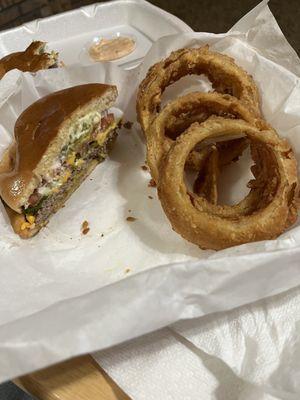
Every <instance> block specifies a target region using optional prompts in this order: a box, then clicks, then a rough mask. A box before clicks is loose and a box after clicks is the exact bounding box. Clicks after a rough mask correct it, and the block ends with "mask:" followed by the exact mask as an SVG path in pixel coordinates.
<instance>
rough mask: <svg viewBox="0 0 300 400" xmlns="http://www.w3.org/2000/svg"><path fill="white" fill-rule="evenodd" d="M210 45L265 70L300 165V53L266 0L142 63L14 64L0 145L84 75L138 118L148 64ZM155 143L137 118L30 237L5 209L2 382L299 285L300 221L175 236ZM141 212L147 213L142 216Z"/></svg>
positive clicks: (278, 120)
mask: <svg viewBox="0 0 300 400" xmlns="http://www.w3.org/2000/svg"><path fill="white" fill-rule="evenodd" d="M207 43H208V44H210V45H211V46H212V48H213V49H216V50H218V51H221V52H224V53H226V54H230V55H232V56H233V57H234V58H235V59H236V62H237V63H238V64H239V65H241V66H243V67H244V68H246V69H247V70H248V71H249V72H250V73H251V74H252V75H253V76H254V79H255V81H256V83H257V84H258V86H259V89H260V93H261V96H262V108H263V112H264V115H265V118H266V119H267V120H268V121H269V122H270V123H271V124H272V125H273V126H274V128H276V129H277V130H278V131H279V133H280V134H281V135H282V136H285V137H287V138H288V139H289V140H290V141H291V143H292V145H293V147H294V149H295V152H296V155H297V158H298V161H299V157H300V155H299V151H300V136H299V135H300V106H299V104H300V102H299V100H300V85H299V74H300V72H299V71H300V62H299V59H298V58H297V56H296V54H295V52H294V51H293V50H292V49H291V47H290V46H289V45H288V43H287V42H286V40H285V39H284V37H283V35H282V33H281V31H280V29H279V28H278V26H277V24H276V21H275V20H274V19H273V16H272V14H271V13H270V12H269V10H268V7H267V5H266V3H265V2H263V3H261V4H260V5H259V6H258V7H256V9H254V10H253V11H252V12H251V13H250V14H248V15H247V16H246V17H244V19H242V20H241V21H240V22H239V23H238V24H237V25H235V26H234V27H233V29H232V30H231V31H230V32H228V33H227V34H222V35H215V34H208V33H197V34H184V35H175V36H169V37H165V38H162V39H160V40H159V41H158V42H157V43H156V44H155V45H154V46H153V47H152V49H151V50H150V52H149V53H148V55H147V56H146V58H145V60H144V62H143V63H142V65H141V66H140V67H138V68H136V69H134V70H131V71H123V70H121V69H118V67H115V66H112V65H111V64H109V63H108V64H103V65H93V66H88V67H82V66H71V67H67V68H66V69H58V70H49V71H41V72H39V73H37V74H36V75H34V76H33V75H30V74H28V73H26V74H21V73H20V72H18V71H12V72H10V73H8V74H7V75H6V76H5V77H4V79H3V80H2V81H1V82H0V105H1V107H0V122H1V126H0V129H1V130H0V132H1V134H0V153H2V152H3V151H4V149H5V148H6V147H7V146H8V144H9V142H10V141H11V140H12V135H13V125H14V122H15V120H16V118H17V116H18V115H19V114H20V112H21V111H22V110H23V109H24V108H26V107H27V106H28V105H29V104H31V103H32V102H33V101H34V100H36V99H37V98H39V97H41V96H43V95H45V94H47V93H49V92H52V91H54V90H58V89H61V88H63V87H68V86H72V85H75V84H79V83H86V82H94V81H96V82H112V83H115V84H116V85H117V86H118V89H119V93H120V95H119V98H118V101H117V104H116V107H118V108H120V109H122V110H123V111H124V113H125V118H127V119H129V120H131V121H135V113H134V108H135V91H136V88H137V85H138V83H139V81H140V80H141V79H142V78H143V77H144V75H145V73H146V71H147V69H148V68H149V66H150V65H152V64H153V63H154V62H155V61H157V60H159V59H161V58H162V57H165V56H166V55H167V54H169V52H170V51H171V50H174V49H177V48H180V47H184V46H195V45H196V46H198V45H203V44H207ZM16 82H17V84H16ZM182 82H184V84H183V83H182ZM182 82H179V83H178V84H177V85H176V86H175V88H172V89H170V90H168V91H167V93H166V95H165V96H164V101H166V99H167V98H170V97H174V96H176V95H178V94H179V93H182V92H183V88H184V91H189V90H191V87H192V88H193V89H195V87H196V85H197V88H198V89H199V88H200V89H204V90H206V89H207V82H205V81H202V80H201V81H199V78H196V79H194V78H190V79H187V80H186V81H182ZM144 147H145V146H144V143H143V138H142V135H141V133H140V131H139V127H138V125H137V124H136V123H135V124H134V127H133V129H132V130H131V131H128V130H126V129H123V130H122V131H121V132H120V137H119V139H118V141H117V145H116V147H115V149H114V151H113V152H112V154H111V157H110V159H109V160H107V161H105V162H104V163H103V164H101V165H100V166H99V167H98V168H97V169H96V170H95V171H94V173H93V174H92V175H91V176H90V178H88V179H87V180H86V181H85V182H84V183H83V184H82V186H81V187H80V188H79V189H78V190H77V191H76V193H75V194H74V195H73V196H72V198H71V199H70V200H69V201H68V203H67V205H66V207H65V208H63V209H62V210H61V211H59V212H58V213H57V214H56V215H55V216H54V217H53V218H52V219H51V221H50V223H49V225H48V226H47V228H45V229H44V230H42V231H41V232H40V233H39V235H38V236H36V237H35V238H33V239H31V240H28V241H22V240H21V239H19V238H18V237H17V236H16V235H15V234H14V233H13V232H12V229H11V227H10V224H9V222H8V218H7V216H6V214H5V211H4V209H3V207H2V205H1V208H0V254H1V255H0V281H1V283H2V285H1V291H0V293H1V294H0V381H3V380H6V379H9V378H12V377H14V376H17V375H21V374H24V373H27V372H29V371H32V370H34V369H38V368H41V367H44V366H47V365H49V364H52V363H55V362H58V361H60V360H63V359H65V358H68V357H71V356H75V355H79V354H82V353H86V352H91V351H94V350H98V349H102V348H105V347H108V346H111V345H113V344H116V343H119V342H122V341H124V340H127V339H130V338H133V337H136V336H138V335H141V334H143V333H146V332H149V331H153V330H155V329H158V328H160V327H163V326H166V325H168V324H170V323H172V322H175V321H177V320H179V319H182V318H193V317H197V316H201V315H205V314H209V313H212V312H216V311H223V310H229V309H232V308H234V307H237V306H240V305H242V304H246V303H249V302H252V301H255V300H258V299H260V298H264V297H267V296H269V295H272V294H276V293H280V292H282V291H284V290H286V289H289V288H292V287H295V286H296V285H298V284H299V283H300V274H299V270H300V265H299V264H300V262H299V255H300V229H299V223H298V224H296V225H295V226H294V227H293V228H292V229H290V230H289V231H287V232H286V233H285V234H283V235H282V236H281V237H280V238H279V239H278V240H275V241H266V242H260V243H252V244H249V245H243V246H239V247H235V248H231V249H227V250H224V251H220V252H213V251H202V250H199V249H198V248H197V247H196V246H194V245H192V244H189V243H188V242H185V241H184V240H183V239H181V237H180V236H178V235H177V234H175V233H174V232H173V231H172V229H171V228H170V225H169V222H168V220H167V218H166V217H165V215H164V214H163V212H162V209H161V206H160V203H159V201H158V200H157V196H156V190H155V189H154V188H149V187H148V182H149V179H150V177H149V175H148V173H147V172H145V171H143V170H142V168H141V166H142V165H143V164H144V160H145V152H144ZM248 169H249V160H247V157H244V160H243V161H242V162H241V163H240V167H239V168H238V171H235V172H234V173H235V174H238V176H239V179H237V183H236V184H235V185H233V189H232V196H231V198H230V199H229V200H234V199H236V198H238V197H239V196H241V194H242V192H243V190H244V189H243V187H244V181H245V178H246V177H247V174H248ZM232 173H233V172H232V171H231V172H229V173H228V174H227V177H226V179H227V180H229V182H231V181H232V178H233V177H234V176H233V175H232ZM235 176H236V177H237V175H235ZM248 176H249V175H248ZM149 196H151V197H153V199H150V198H149ZM129 210H130V211H129ZM128 216H133V217H135V218H137V220H136V221H135V222H132V223H129V222H128V221H126V218H127V217H128ZM84 220H87V221H89V223H90V229H91V230H90V232H89V234H88V235H86V236H82V235H81V232H80V227H81V223H82V222H83V221H84ZM102 235H104V236H102Z"/></svg>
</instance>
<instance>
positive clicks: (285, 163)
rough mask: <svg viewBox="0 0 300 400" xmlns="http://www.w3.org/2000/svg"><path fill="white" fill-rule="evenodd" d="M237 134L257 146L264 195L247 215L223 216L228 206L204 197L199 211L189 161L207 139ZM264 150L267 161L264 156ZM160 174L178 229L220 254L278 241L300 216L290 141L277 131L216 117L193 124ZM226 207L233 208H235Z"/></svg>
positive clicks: (161, 189) (160, 191)
mask: <svg viewBox="0 0 300 400" xmlns="http://www.w3.org/2000/svg"><path fill="white" fill-rule="evenodd" d="M232 134H236V135H240V134H244V135H245V136H246V137H247V138H248V140H249V141H250V142H251V144H254V145H253V146H252V149H253V150H252V153H253V157H254V160H255V162H256V165H255V166H254V167H253V168H252V171H253V174H254V177H255V180H254V181H252V182H251V186H252V187H253V188H256V186H257V187H258V188H260V187H262V194H263V195H262V196H253V199H252V207H251V208H250V209H249V210H248V213H245V214H244V215H237V214H235V213H234V212H233V213H232V214H231V215H229V214H227V215H223V214H222V207H224V206H218V205H213V204H210V203H208V202H207V200H206V199H204V198H201V202H202V203H203V205H206V207H204V206H203V208H201V207H200V206H199V204H198V207H197V208H196V207H195V205H194V201H193V197H192V196H191V194H190V193H189V191H188V189H187V187H186V185H185V182H184V167H185V163H186V160H187V158H188V156H189V154H190V152H191V151H192V150H193V149H194V148H195V146H196V145H197V144H199V143H201V142H203V141H204V140H207V139H214V140H215V139H216V138H219V137H225V138H226V137H227V136H230V135H232ZM262 151H263V152H264V154H265V158H262V157H261V154H262ZM255 153H256V154H255ZM256 158H257V159H256ZM159 174H160V175H159V180H158V194H159V198H160V201H161V204H162V207H163V209H164V211H165V213H166V215H167V217H168V218H169V220H170V222H171V225H172V227H173V229H174V230H175V231H176V232H177V233H179V234H180V235H181V236H182V237H184V238H185V239H187V240H189V241H190V242H192V243H194V244H196V245H198V246H199V247H201V248H204V249H215V250H219V249H224V248H227V247H231V246H235V245H239V244H243V243H248V242H254V241H260V240H268V239H275V238H276V237H277V236H278V235H280V234H281V233H282V232H283V231H284V230H285V229H286V228H287V227H288V226H290V225H291V224H292V223H294V222H295V221H296V218H297V204H296V202H297V198H298V196H299V184H298V179H297V164H296V160H295V157H294V154H293V151H292V149H291V147H290V145H289V143H288V142H287V141H286V140H284V139H281V138H279V137H278V135H277V134H276V132H275V131H274V130H266V131H260V130H259V129H257V128H256V127H255V126H253V125H250V124H249V123H247V122H245V121H243V120H230V119H225V118H222V117H212V118H209V119H208V120H206V121H205V122H203V123H201V124H199V123H194V124H192V125H191V126H190V127H189V128H188V129H187V130H186V131H185V132H184V133H183V134H182V135H181V136H179V137H178V138H177V140H176V141H175V142H174V143H173V144H172V146H171V148H170V150H169V152H168V154H167V155H166V157H165V158H164V160H163V162H162V163H161V165H160V168H159ZM260 175H261V176H262V179H260ZM265 179H267V181H268V182H266V181H265ZM255 184H257V185H255ZM227 207H228V209H232V210H234V207H235V206H232V207H230V206H227ZM212 208H214V210H215V211H213V209H212Z"/></svg>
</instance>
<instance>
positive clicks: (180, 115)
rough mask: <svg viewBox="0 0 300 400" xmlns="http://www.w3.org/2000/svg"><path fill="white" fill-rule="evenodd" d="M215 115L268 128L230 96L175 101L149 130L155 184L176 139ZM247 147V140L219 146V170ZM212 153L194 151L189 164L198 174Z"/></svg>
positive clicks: (149, 158)
mask: <svg viewBox="0 0 300 400" xmlns="http://www.w3.org/2000/svg"><path fill="white" fill-rule="evenodd" d="M212 115H216V116H222V117H225V118H229V119H243V120H245V121H247V122H249V123H250V124H251V125H253V126H256V127H258V128H259V129H266V127H267V124H266V122H265V121H263V120H262V119H261V118H259V117H257V116H256V115H254V114H253V113H252V112H251V111H249V109H247V108H246V107H245V106H244V105H243V104H242V103H241V102H240V101H238V100H237V99H236V98H234V97H232V96H229V95H222V94H219V93H216V92H214V93H201V92H194V93H189V94H187V95H185V96H182V97H180V98H178V99H176V100H173V101H172V102H170V103H169V104H168V105H167V106H166V107H164V108H163V110H162V111H161V112H160V113H159V114H158V115H157V116H156V118H155V119H154V121H153V122H152V124H151V125H150V126H149V129H148V135H147V163H148V166H149V168H150V172H151V175H152V177H153V179H154V180H155V181H157V179H158V169H159V165H160V162H161V160H162V159H163V157H164V156H165V154H166V153H167V152H168V151H169V149H170V147H171V145H172V143H173V141H174V139H175V138H176V136H179V135H180V134H181V133H182V132H184V130H185V129H187V128H188V127H189V126H190V125H191V124H192V123H193V122H203V121H205V120H206V119H207V118H209V117H210V116H212ZM247 145H248V143H247V141H246V140H245V139H244V138H243V139H239V140H230V141H227V142H222V143H220V144H218V145H217V147H218V150H219V167H220V168H221V167H222V166H224V165H227V164H229V163H230V162H231V161H232V160H234V159H237V158H238V157H239V156H240V154H241V153H242V152H243V150H244V149H245V148H246V147H247ZM199 150H200V151H199ZM210 151H211V146H210V147H209V146H206V147H202V148H201V149H199V148H197V149H196V150H195V149H193V150H192V151H191V154H190V155H189V157H188V159H187V163H188V165H189V166H193V169H194V170H196V171H201V169H202V168H203V166H204V163H205V161H206V159H207V156H208V155H209V153H210Z"/></svg>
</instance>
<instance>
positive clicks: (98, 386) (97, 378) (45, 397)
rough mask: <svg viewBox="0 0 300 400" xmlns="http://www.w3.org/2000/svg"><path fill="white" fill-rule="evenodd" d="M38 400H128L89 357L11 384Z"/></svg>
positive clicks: (28, 376)
mask: <svg viewBox="0 0 300 400" xmlns="http://www.w3.org/2000/svg"><path fill="white" fill-rule="evenodd" d="M14 382H15V383H16V384H17V385H18V386H19V387H21V388H22V389H24V390H25V391H26V392H28V393H30V394H31V395H32V396H34V397H35V398H36V399H39V400H130V399H129V397H128V396H127V395H126V394H125V393H124V392H123V391H122V390H121V389H120V388H119V387H118V386H117V385H116V384H115V383H114V382H113V380H112V379H111V378H110V377H109V376H108V375H107V374H106V373H105V372H104V371H103V370H102V369H101V368H100V367H99V365H98V364H97V363H96V362H95V361H94V359H93V358H92V357H91V356H83V357H78V358H74V359H72V360H68V361H65V362H63V363H61V364H57V365H55V366H52V367H49V368H46V369H43V370H41V371H38V372H35V373H32V374H29V375H26V376H23V377H21V378H18V379H16V380H15V381H14Z"/></svg>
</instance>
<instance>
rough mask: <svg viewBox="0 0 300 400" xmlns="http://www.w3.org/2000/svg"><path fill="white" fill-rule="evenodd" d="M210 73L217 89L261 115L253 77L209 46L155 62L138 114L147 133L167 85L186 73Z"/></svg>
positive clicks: (139, 98) (144, 85)
mask: <svg viewBox="0 0 300 400" xmlns="http://www.w3.org/2000/svg"><path fill="white" fill-rule="evenodd" d="M191 74H197V75H201V74H206V75H207V77H208V78H209V79H210V81H211V82H212V85H213V88H214V89H215V90H216V91H217V92H221V93H227V94H232V95H233V96H234V97H237V98H238V99H239V100H240V101H241V102H242V103H243V104H244V105H245V106H246V107H248V108H249V110H250V111H251V112H252V113H253V114H255V115H256V116H260V100H259V94H258V89H257V87H256V85H255V83H254V80H253V78H252V77H251V76H250V75H249V74H248V73H247V72H246V71H244V70H243V69H242V68H241V67H239V66H237V64H236V63H235V62H234V60H233V59H232V58H231V57H229V56H227V55H225V54H220V53H216V52H213V51H210V50H209V47H208V46H204V47H200V48H190V49H180V50H177V51H174V52H172V53H171V54H170V56H169V57H167V58H166V59H165V60H162V61H160V62H158V63H156V64H154V65H153V66H152V67H151V68H150V69H149V71H148V73H147V75H146V77H145V79H144V80H143V81H142V83H141V84H140V86H139V90H138V94H137V116H138V121H139V122H140V124H141V126H142V129H143V131H144V134H145V135H146V137H147V136H148V133H147V129H148V127H149V125H150V124H151V122H152V120H153V119H154V117H155V116H156V115H157V113H158V112H159V111H160V104H161V96H162V93H163V92H164V90H165V88H166V87H167V86H169V85H171V84H172V83H174V82H176V81H178V80H179V79H180V78H182V77H183V76H185V75H191Z"/></svg>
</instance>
